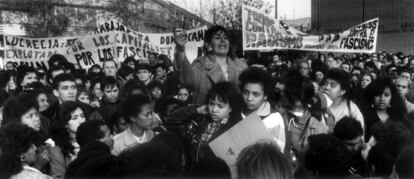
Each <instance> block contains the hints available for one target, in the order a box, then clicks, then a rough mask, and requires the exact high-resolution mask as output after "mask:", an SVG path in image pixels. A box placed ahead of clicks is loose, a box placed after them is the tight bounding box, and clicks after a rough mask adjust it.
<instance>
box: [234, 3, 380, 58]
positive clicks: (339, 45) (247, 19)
mask: <svg viewBox="0 0 414 179" xmlns="http://www.w3.org/2000/svg"><path fill="white" fill-rule="evenodd" d="M242 19H243V20H242V21H243V22H242V26H243V50H272V49H294V50H307V51H324V52H345V53H373V52H375V50H376V44H377V35H378V21H379V20H378V18H375V19H372V20H369V21H366V22H364V23H362V24H359V25H357V26H354V27H352V28H350V29H347V30H345V31H343V32H339V33H333V34H325V35H309V34H305V33H302V32H299V31H298V30H295V29H293V28H291V27H287V26H284V25H283V24H282V23H281V22H279V20H278V19H274V18H272V17H271V16H268V15H267V14H265V13H263V12H261V11H260V10H258V9H256V8H254V7H251V6H248V5H243V6H242Z"/></svg>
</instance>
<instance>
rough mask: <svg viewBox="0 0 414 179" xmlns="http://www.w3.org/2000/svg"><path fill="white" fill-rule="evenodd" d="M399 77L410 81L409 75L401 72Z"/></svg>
mask: <svg viewBox="0 0 414 179" xmlns="http://www.w3.org/2000/svg"><path fill="white" fill-rule="evenodd" d="M400 77H402V78H405V79H407V80H411V74H410V73H408V72H402V73H401V75H400Z"/></svg>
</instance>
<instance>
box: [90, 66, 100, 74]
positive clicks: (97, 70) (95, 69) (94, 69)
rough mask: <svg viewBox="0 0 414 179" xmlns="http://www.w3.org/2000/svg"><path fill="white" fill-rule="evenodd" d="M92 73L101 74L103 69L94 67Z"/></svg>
mask: <svg viewBox="0 0 414 179" xmlns="http://www.w3.org/2000/svg"><path fill="white" fill-rule="evenodd" d="M92 72H94V73H99V72H101V69H100V68H98V67H93V68H92Z"/></svg>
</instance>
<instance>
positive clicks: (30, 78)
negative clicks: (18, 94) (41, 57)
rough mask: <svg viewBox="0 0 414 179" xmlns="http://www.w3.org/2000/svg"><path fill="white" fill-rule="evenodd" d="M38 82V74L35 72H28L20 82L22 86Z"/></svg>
mask: <svg viewBox="0 0 414 179" xmlns="http://www.w3.org/2000/svg"><path fill="white" fill-rule="evenodd" d="M33 82H37V75H36V73H34V72H29V73H26V75H25V76H24V77H23V80H22V82H21V83H20V85H21V86H23V87H26V85H27V84H30V83H33Z"/></svg>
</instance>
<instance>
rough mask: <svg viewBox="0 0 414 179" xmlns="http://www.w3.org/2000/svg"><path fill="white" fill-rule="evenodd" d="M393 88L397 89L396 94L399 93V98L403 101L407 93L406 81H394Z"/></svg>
mask: <svg viewBox="0 0 414 179" xmlns="http://www.w3.org/2000/svg"><path fill="white" fill-rule="evenodd" d="M395 86H396V87H397V90H398V93H400V95H401V97H402V98H403V99H405V95H407V93H408V81H407V80H402V79H397V81H395Z"/></svg>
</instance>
